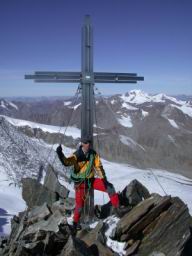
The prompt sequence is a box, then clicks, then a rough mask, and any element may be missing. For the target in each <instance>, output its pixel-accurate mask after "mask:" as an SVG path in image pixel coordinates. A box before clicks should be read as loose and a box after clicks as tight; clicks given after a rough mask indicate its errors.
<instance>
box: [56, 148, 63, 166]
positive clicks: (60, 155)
mask: <svg viewBox="0 0 192 256" xmlns="http://www.w3.org/2000/svg"><path fill="white" fill-rule="evenodd" d="M56 152H57V155H58V157H59V159H60V161H61V162H62V163H63V158H64V154H63V151H62V147H61V145H59V146H58V147H57V149H56Z"/></svg>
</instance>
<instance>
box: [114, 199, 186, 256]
mask: <svg viewBox="0 0 192 256" xmlns="http://www.w3.org/2000/svg"><path fill="white" fill-rule="evenodd" d="M189 223H190V215H189V212H188V208H187V206H186V205H185V204H184V203H183V202H182V201H181V200H180V199H179V198H177V197H176V198H171V197H170V196H165V197H160V196H159V195H153V196H152V197H150V198H148V199H146V200H145V201H143V202H141V203H140V204H138V205H137V206H136V207H134V208H133V209H132V210H131V211H130V212H129V213H127V214H126V215H125V216H124V217H123V218H122V219H121V220H120V221H119V222H118V224H117V227H116V229H115V232H113V238H116V239H117V240H119V241H127V243H126V245H125V248H126V249H127V255H131V254H129V253H130V252H133V251H134V253H135V251H136V252H137V254H138V255H141V256H145V255H149V254H150V253H155V252H158V253H164V254H165V255H166V256H175V255H181V253H182V251H183V248H184V245H185V243H186V242H187V240H188V239H189V237H190V230H189ZM130 239H131V240H132V244H129V240H130ZM136 241H140V242H138V243H140V245H139V246H138V244H137V243H136ZM154 255H155V254H154Z"/></svg>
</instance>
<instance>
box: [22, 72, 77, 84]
mask: <svg viewBox="0 0 192 256" xmlns="http://www.w3.org/2000/svg"><path fill="white" fill-rule="evenodd" d="M25 79H34V80H35V82H50V83H53V82H54V83H55V82H59V83H60V82H61V81H62V83H63V82H66V83H78V82H80V79H81V73H80V72H46V71H41V72H35V73H34V75H25ZM60 80H61V81H60Z"/></svg>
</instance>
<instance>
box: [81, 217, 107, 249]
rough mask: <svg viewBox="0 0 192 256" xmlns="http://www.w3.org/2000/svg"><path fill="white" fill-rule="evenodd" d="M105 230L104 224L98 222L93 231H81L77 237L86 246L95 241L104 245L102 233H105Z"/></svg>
mask: <svg viewBox="0 0 192 256" xmlns="http://www.w3.org/2000/svg"><path fill="white" fill-rule="evenodd" d="M106 228H107V226H106V223H104V222H102V221H100V222H99V223H98V224H97V226H96V227H95V228H94V229H92V230H89V231H84V230H82V231H81V232H79V233H78V235H77V237H78V238H80V239H81V240H83V241H84V242H85V243H86V244H87V245H88V246H91V245H92V244H94V243H95V242H96V241H100V242H101V243H103V244H104V245H105V244H106V237H105V234H104V232H105V231H106Z"/></svg>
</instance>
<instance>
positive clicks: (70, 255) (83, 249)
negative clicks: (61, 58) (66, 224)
mask: <svg viewBox="0 0 192 256" xmlns="http://www.w3.org/2000/svg"><path fill="white" fill-rule="evenodd" d="M59 256H94V255H93V253H92V252H91V249H90V248H89V247H88V246H87V245H86V243H85V242H83V241H82V240H81V239H79V238H75V237H72V236H70V237H69V239H68V241H67V243H66V245H65V247H64V248H63V250H62V252H61V253H60V255H59Z"/></svg>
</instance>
